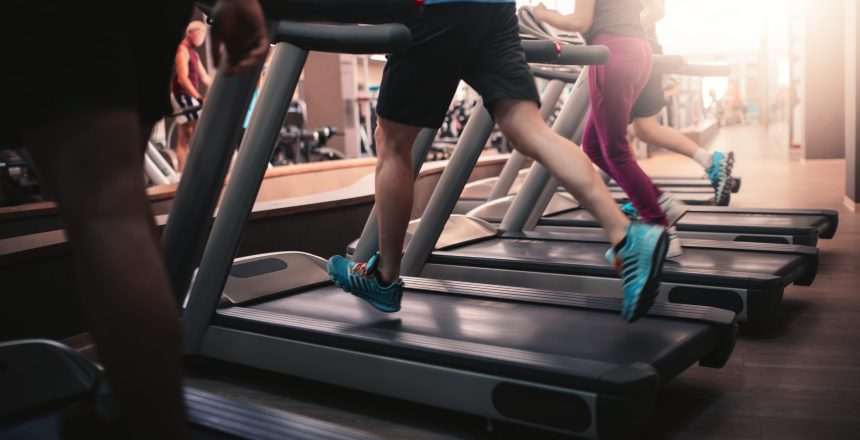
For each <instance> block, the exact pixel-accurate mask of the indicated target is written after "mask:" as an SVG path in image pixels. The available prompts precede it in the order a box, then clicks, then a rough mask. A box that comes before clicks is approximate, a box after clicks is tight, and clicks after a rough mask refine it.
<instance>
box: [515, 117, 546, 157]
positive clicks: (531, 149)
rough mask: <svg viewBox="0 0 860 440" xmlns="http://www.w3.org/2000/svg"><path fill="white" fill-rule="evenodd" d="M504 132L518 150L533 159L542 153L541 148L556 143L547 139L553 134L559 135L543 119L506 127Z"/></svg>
mask: <svg viewBox="0 0 860 440" xmlns="http://www.w3.org/2000/svg"><path fill="white" fill-rule="evenodd" d="M502 132H503V133H504V134H505V137H507V138H508V140H509V141H510V142H511V143H512V144H513V145H514V148H516V149H517V151H519V152H520V153H522V154H524V155H525V156H527V157H529V158H532V159H536V158H537V157H538V156H539V155H540V152H541V151H540V150H541V148H551V147H552V146H553V145H554V143H553V142H549V141H547V139H549V137H551V136H557V135H556V134H555V133H553V131H552V130H551V129H550V128H549V127H548V126H547V125H546V124H545V123H544V122H543V121H541V122H540V123H539V124H538V123H535V124H532V125H531V126H527V124H518V125H513V126H508V127H504V128H502Z"/></svg>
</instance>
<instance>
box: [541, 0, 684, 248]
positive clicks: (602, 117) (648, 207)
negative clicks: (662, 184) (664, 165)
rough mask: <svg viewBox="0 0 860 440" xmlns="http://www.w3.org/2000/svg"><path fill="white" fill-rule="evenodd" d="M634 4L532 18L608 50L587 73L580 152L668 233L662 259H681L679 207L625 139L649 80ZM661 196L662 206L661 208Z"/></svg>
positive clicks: (586, 1)
mask: <svg viewBox="0 0 860 440" xmlns="http://www.w3.org/2000/svg"><path fill="white" fill-rule="evenodd" d="M641 10H642V6H641V5H640V4H639V0H576V7H575V9H574V12H573V13H572V14H568V15H562V14H560V13H559V12H558V11H553V10H549V9H547V8H546V7H545V6H544V5H543V3H541V4H539V5H538V6H537V7H535V9H534V12H535V16H536V17H537V18H538V19H540V20H543V21H544V22H546V23H548V24H550V25H552V26H554V27H556V28H559V29H563V30H567V31H572V32H580V33H583V34H584V36H585V39H586V40H587V41H588V43H589V44H602V45H605V46H607V47H608V48H609V50H610V51H612V55H611V56H610V57H609V62H608V63H606V64H604V65H599V66H589V68H588V96H589V98H590V100H591V114H590V115H589V117H588V121H586V124H585V131H583V134H582V148H583V150H585V152H586V154H588V157H589V158H591V160H592V161H593V162H594V163H595V164H596V165H597V166H598V167H599V168H600V169H601V170H603V172H604V173H606V174H607V175H609V177H611V178H612V179H613V180H615V181H616V182H617V183H618V185H619V186H621V188H622V189H623V190H624V192H626V193H627V196H628V197H629V198H630V201H631V202H632V203H633V205H634V206H635V207H636V209H637V211H638V212H639V213H640V217H641V218H642V220H643V221H644V222H646V223H651V224H658V225H663V226H665V227H667V228H669V230H668V235H669V252H668V257H669V258H672V257H677V256H679V255H681V253H682V250H681V244H680V241H679V240H678V235H677V233H676V231H675V228H674V224H675V222H677V220H678V219H679V218H680V217H681V215H683V212H684V211H683V205H682V204H680V203H677V202H676V201H675V199H674V198H672V197H671V196H669V195H668V194H666V195H664V194H663V193H662V192H661V191H660V190H659V189H658V188H657V186H656V185H654V182H652V181H651V179H650V178H649V177H648V176H647V175H646V174H645V172H644V171H642V168H639V164H638V163H636V158H635V157H633V152H632V151H631V149H630V142H629V141H628V139H627V125H628V124H629V123H630V109H631V108H632V106H633V102H634V101H635V100H636V98H637V96H639V92H641V91H642V88H643V87H644V86H645V83H646V82H647V81H648V79H649V78H650V76H651V46H650V45H649V44H648V42H647V41H646V40H645V31H644V30H643V29H642V23H641V21H640V18H639V14H640V11H641ZM661 197H662V199H663V200H664V203H662V204H661V200H660V199H661Z"/></svg>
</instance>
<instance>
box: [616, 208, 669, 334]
mask: <svg viewBox="0 0 860 440" xmlns="http://www.w3.org/2000/svg"><path fill="white" fill-rule="evenodd" d="M667 246H668V238H667V236H666V229H665V228H663V227H662V226H656V225H649V224H647V223H638V222H633V223H630V225H629V226H627V236H626V237H625V238H624V241H623V242H622V243H621V244H620V249H617V250H616V249H614V248H610V249H609V250H608V251H606V259H607V260H608V261H609V262H610V263H612V264H613V265H614V266H615V268H616V269H617V270H618V271H619V272H620V274H621V284H622V287H623V289H624V303H623V306H622V309H621V318H622V319H624V321H626V322H628V323H629V322H633V321H636V320H637V319H639V318H641V317H642V316H643V315H644V314H645V312H647V311H648V309H650V308H651V306H652V305H654V301H655V299H656V298H657V292H658V290H659V287H660V280H659V278H660V272H661V271H662V270H663V261H665V259H666V249H667Z"/></svg>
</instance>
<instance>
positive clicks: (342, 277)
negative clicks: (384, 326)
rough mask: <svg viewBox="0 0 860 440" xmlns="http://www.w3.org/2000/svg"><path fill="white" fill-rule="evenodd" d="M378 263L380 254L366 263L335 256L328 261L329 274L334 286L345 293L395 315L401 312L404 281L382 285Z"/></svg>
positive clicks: (399, 280)
mask: <svg viewBox="0 0 860 440" xmlns="http://www.w3.org/2000/svg"><path fill="white" fill-rule="evenodd" d="M378 263H379V252H377V253H376V254H374V255H373V257H371V258H370V260H368V261H367V262H366V263H365V262H355V261H352V260H349V259H347V258H344V257H341V256H340V255H335V256H333V257H331V258H329V260H328V273H329V276H330V277H331V280H332V282H334V285H335V286H337V287H340V288H341V289H343V291H344V292H349V293H351V294H353V295H355V296H357V297H359V298H361V299H363V300H365V301H367V302H368V303H369V304H370V305H372V306H373V307H375V308H376V309H377V310H379V311H382V312H386V313H393V312H396V311H398V310H400V300H401V298H403V280H402V279H398V280H397V281H395V282H392V283H391V284H389V285H387V286H384V285H382V283H381V282H380V281H379V277H378V274H379V272H378V271H377V264H378Z"/></svg>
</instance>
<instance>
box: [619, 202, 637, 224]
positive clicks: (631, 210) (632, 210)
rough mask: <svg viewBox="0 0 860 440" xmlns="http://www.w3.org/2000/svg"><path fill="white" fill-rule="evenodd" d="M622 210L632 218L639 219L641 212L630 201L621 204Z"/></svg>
mask: <svg viewBox="0 0 860 440" xmlns="http://www.w3.org/2000/svg"><path fill="white" fill-rule="evenodd" d="M621 212H623V213H624V215H626V216H627V218H629V219H630V220H639V212H638V211H636V207H635V206H633V204H632V203H630V202H627V203H625V204H623V205H621Z"/></svg>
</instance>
